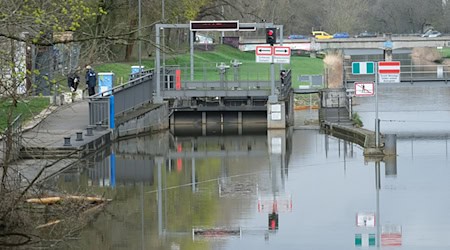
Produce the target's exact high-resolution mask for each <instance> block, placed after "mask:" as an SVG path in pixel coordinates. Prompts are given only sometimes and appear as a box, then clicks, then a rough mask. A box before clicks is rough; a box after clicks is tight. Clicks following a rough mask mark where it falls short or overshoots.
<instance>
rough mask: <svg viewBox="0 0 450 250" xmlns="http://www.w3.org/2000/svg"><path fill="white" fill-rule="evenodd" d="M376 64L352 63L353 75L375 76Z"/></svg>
mask: <svg viewBox="0 0 450 250" xmlns="http://www.w3.org/2000/svg"><path fill="white" fill-rule="evenodd" d="M374 65H375V63H374V62H352V74H353V75H373V74H375V68H374V67H375V66H374Z"/></svg>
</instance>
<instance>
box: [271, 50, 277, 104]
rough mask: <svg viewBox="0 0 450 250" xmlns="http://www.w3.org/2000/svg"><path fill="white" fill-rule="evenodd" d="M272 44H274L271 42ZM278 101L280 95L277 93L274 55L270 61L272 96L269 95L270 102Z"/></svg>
mask: <svg viewBox="0 0 450 250" xmlns="http://www.w3.org/2000/svg"><path fill="white" fill-rule="evenodd" d="M270 46H273V44H271V45H270ZM277 101H278V97H277V96H276V95H275V64H274V63H273V56H272V62H271V63H270V96H269V102H270V103H276V102H277Z"/></svg>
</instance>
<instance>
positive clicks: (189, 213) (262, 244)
mask: <svg viewBox="0 0 450 250" xmlns="http://www.w3.org/2000/svg"><path fill="white" fill-rule="evenodd" d="M448 89H449V87H448V85H445V84H441V85H409V86H392V85H391V86H380V88H379V96H378V105H379V118H380V120H381V132H382V133H395V134H398V137H397V156H396V157H390V158H385V159H366V158H365V157H364V156H363V150H362V148H361V147H360V146H358V145H355V144H352V143H350V142H346V141H343V140H340V139H337V138H334V137H331V136H328V135H326V134H323V133H321V132H320V131H319V130H317V129H311V128H310V127H303V126H302V125H303V122H302V121H303V119H304V118H305V117H307V118H311V117H317V113H316V112H315V111H313V110H312V111H311V110H306V111H298V113H296V126H295V128H293V129H289V130H287V131H284V130H283V131H275V132H270V133H266V132H261V131H260V130H259V129H258V128H257V127H255V128H254V129H252V128H249V129H247V130H246V131H247V132H246V133H242V134H241V135H233V134H231V135H220V134H210V135H208V136H201V135H200V136H195V137H194V136H187V135H183V136H176V135H171V134H170V133H162V134H157V135H148V136H141V137H137V138H130V139H127V140H122V141H120V142H118V143H116V144H114V145H112V147H111V148H107V149H105V150H104V151H102V152H98V154H96V155H95V156H94V157H92V158H89V159H86V160H84V161H82V162H80V164H79V165H78V166H76V167H74V168H73V169H70V170H68V171H67V172H66V173H63V174H62V175H59V176H58V177H55V178H54V179H52V180H51V182H53V183H54V185H58V186H60V187H62V188H64V189H66V190H67V191H68V192H80V193H92V194H100V195H105V196H106V197H107V198H111V199H112V200H113V201H112V202H111V203H110V204H109V205H108V206H106V207H105V209H104V211H102V212H101V213H99V214H98V215H97V217H96V218H95V220H94V221H93V222H92V223H90V224H89V225H88V226H87V227H86V228H85V229H84V230H83V231H82V232H81V234H80V236H79V240H76V241H71V242H70V245H71V246H72V248H77V249H233V250H234V249H246V250H247V249H324V250H325V249H449V248H450V237H448V235H449V233H450V216H448V214H449V211H450V200H449V192H450V181H449V178H450V159H449V154H450V149H449V145H448V144H449V140H450V138H449V136H448V135H449V133H450V126H449V125H450V105H449V104H450V103H449V102H450V101H449V98H448V97H449V96H450V92H449V90H448ZM354 103H355V104H356V105H355V106H354V111H355V112H357V113H358V114H359V115H360V117H361V119H362V121H363V123H364V125H365V127H367V128H368V129H373V127H374V121H375V112H374V108H375V105H376V104H377V102H375V98H374V97H364V98H362V97H361V98H355V99H354ZM192 129H194V130H195V128H192ZM252 131H253V133H252ZM194 134H195V133H194Z"/></svg>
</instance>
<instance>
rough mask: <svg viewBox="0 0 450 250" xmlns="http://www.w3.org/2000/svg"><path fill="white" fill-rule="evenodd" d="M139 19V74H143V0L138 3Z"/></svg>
mask: <svg viewBox="0 0 450 250" xmlns="http://www.w3.org/2000/svg"><path fill="white" fill-rule="evenodd" d="M138 5H139V6H138V12H139V15H138V16H139V21H138V38H139V52H138V57H139V76H141V75H142V42H141V0H139V3H138Z"/></svg>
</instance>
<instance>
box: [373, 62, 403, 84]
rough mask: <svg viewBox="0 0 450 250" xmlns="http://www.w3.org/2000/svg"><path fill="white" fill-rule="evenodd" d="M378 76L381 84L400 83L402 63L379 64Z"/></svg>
mask: <svg viewBox="0 0 450 250" xmlns="http://www.w3.org/2000/svg"><path fill="white" fill-rule="evenodd" d="M378 76H379V79H380V80H379V82H380V83H399V82H400V62H399V61H391V62H378Z"/></svg>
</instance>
